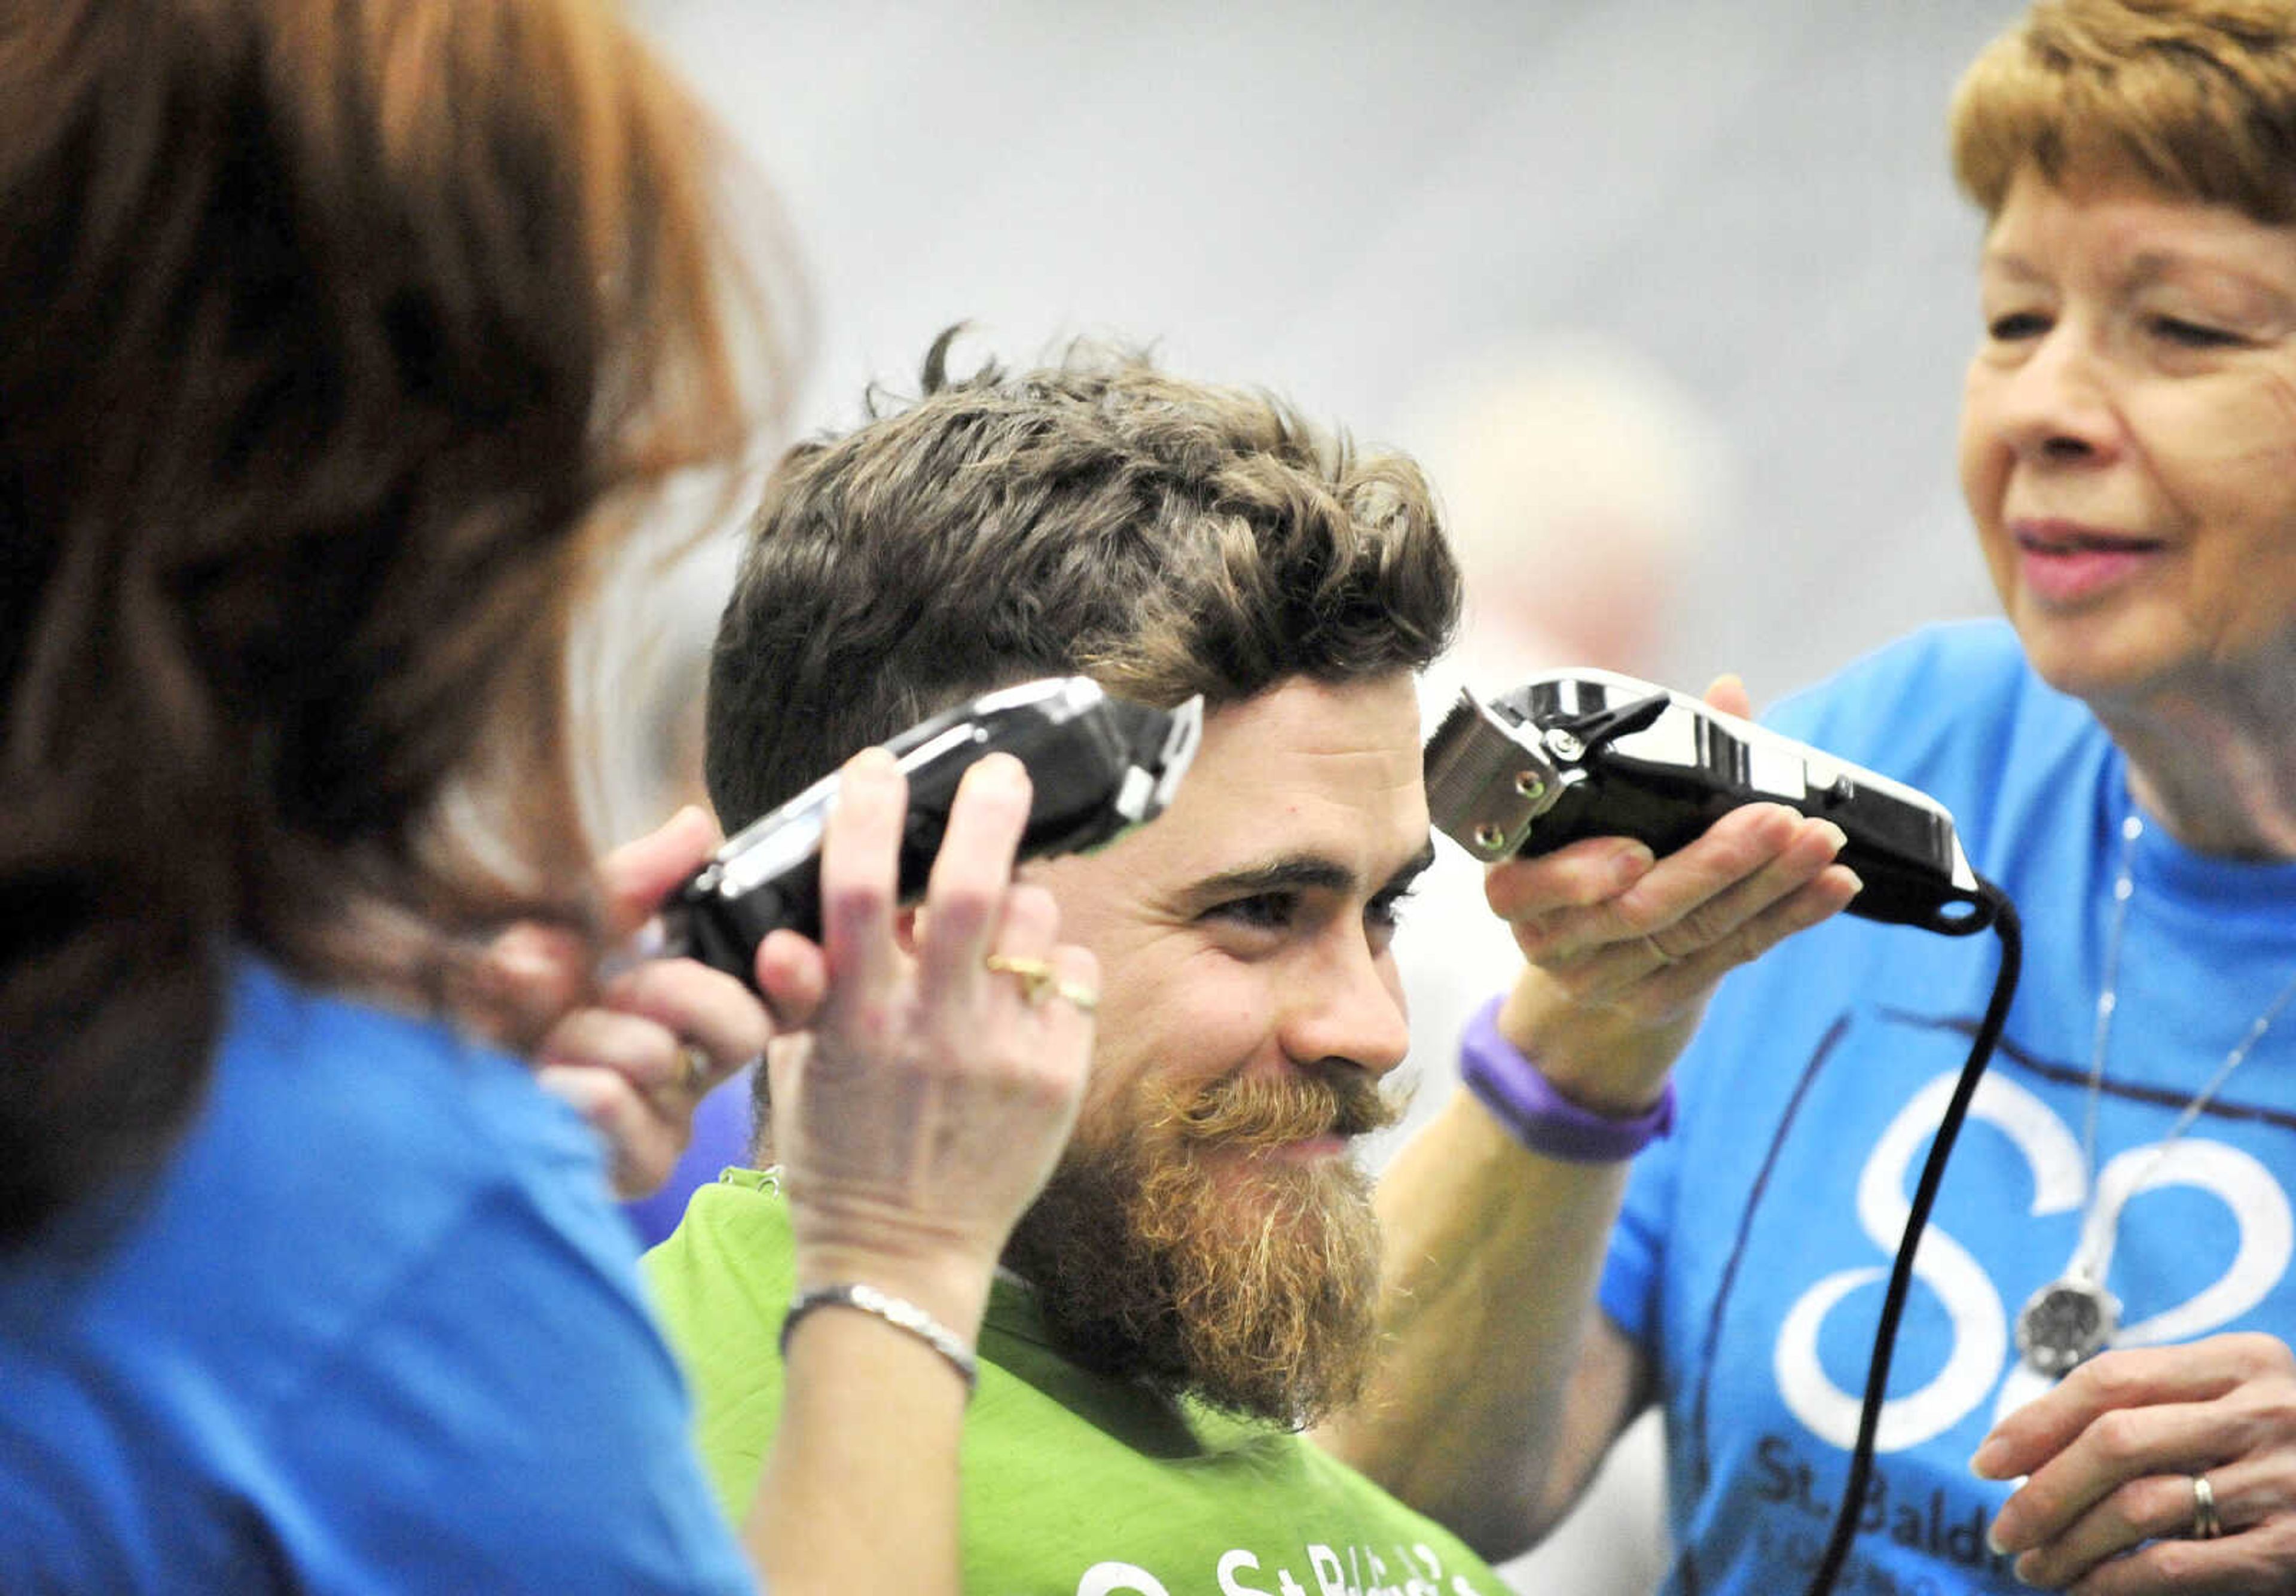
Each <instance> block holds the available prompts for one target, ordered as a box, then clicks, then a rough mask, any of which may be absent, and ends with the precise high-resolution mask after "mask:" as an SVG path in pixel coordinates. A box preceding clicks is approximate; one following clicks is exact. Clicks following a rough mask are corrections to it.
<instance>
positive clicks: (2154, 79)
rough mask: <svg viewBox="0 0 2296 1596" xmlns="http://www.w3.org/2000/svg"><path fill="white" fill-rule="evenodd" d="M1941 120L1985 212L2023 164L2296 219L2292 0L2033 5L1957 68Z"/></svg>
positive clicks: (2051, 1) (2275, 221) (2259, 216)
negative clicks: (1947, 117) (1946, 114)
mask: <svg viewBox="0 0 2296 1596" xmlns="http://www.w3.org/2000/svg"><path fill="white" fill-rule="evenodd" d="M1949 127H1950V130H1951V137H1952V149H1953V167H1954V176H1955V177H1956V179H1957V180H1958V181H1959V183H1960V185H1961V187H1962V189H1963V191H1964V193H1967V194H1968V195H1969V196H1970V198H1971V199H1972V200H1974V201H1975V202H1977V203H1978V205H1979V206H1980V207H1981V208H1982V209H1983V210H1984V211H1985V213H1986V215H1987V216H1989V217H1991V216H1995V215H1997V214H1998V213H1999V211H2000V210H2001V206H2002V203H2003V202H2004V201H2005V199H2006V197H2007V195H2008V192H2009V185H2010V184H2011V182H2012V180H2013V179H2014V178H2015V177H2016V176H2017V174H2018V173H2019V172H2020V171H2021V170H2023V169H2025V168H2026V167H2028V166H2031V167H2033V168H2034V169H2037V170H2038V171H2039V172H2040V174H2041V175H2042V176H2043V177H2046V179H2047V180H2048V181H2049V182H2050V183H2051V184H2052V185H2059V186H2062V185H2065V184H2066V183H2068V182H2070V181H2074V180H2088V181H2094V180H2097V179H2100V178H2103V179H2113V178H2129V179H2135V180H2136V181H2139V182H2141V183H2143V184H2144V185H2147V186H2149V187H2152V188H2153V189H2156V190H2158V191H2160V192H2161V193H2164V194H2168V195H2170V196H2173V197H2175V198H2177V199H2181V200H2190V201H2194V202H2199V203H2202V204H2212V205H2226V206H2230V207H2232V208H2233V209H2234V210H2239V211H2241V212H2242V213H2243V214H2244V215H2246V216H2248V217H2249V218H2251V219H2253V220H2255V221H2259V222H2262V223H2265V224H2267V225H2268V226H2281V225H2284V224H2287V223H2291V222H2296V6H2292V5H2291V4H2289V3H2288V0H2037V4H2035V5H2034V6H2033V8H2032V9H2031V10H2030V12H2027V13H2026V15H2025V18H2024V20H2023V21H2021V22H2020V23H2018V24H2017V25H2016V26H2015V27H2013V28H2012V29H2009V30H2008V31H2007V32H2005V33H2004V34H2002V35H2001V36H2000V37H1998V38H1997V39H1995V40H1994V41H1993V42H1992V44H1990V45H1988V46H1987V47H1986V48H1985V50H1984V51H1983V52H1982V53H1980V55H1979V56H1978V58H1977V59H1976V61H1975V62H1972V63H1971V65H1970V67H1969V69H1968V70H1967V71H1966V72H1964V74H1963V76H1962V79H1961V83H1960V85H1959V86H1958V87H1957V88H1956V91H1955V94H1954V100H1953V109H1952V113H1951V117H1950V120H1949Z"/></svg>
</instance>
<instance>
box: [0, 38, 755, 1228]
mask: <svg viewBox="0 0 2296 1596" xmlns="http://www.w3.org/2000/svg"><path fill="white" fill-rule="evenodd" d="M716 151H717V144H716V143H715V141H714V139H713V137H712V136H711V133H710V130H709V128H708V127H707V126H706V125H705V122H704V120H703V119H702V118H701V115H700V113H699V112H698V111H697V110H696V109H695V107H694V106H693V104H692V103H690V102H689V100H688V99H687V97H686V96H685V94H684V92H683V91H682V90H681V89H680V88H679V87H678V86H677V85H676V82H675V81H674V80H673V79H672V78H670V77H669V76H668V74H667V73H666V72H665V71H664V70H662V69H661V68H660V66H659V65H658V64H657V63H656V62H654V60H653V59H652V57H651V56H650V55H649V54H648V53H646V52H645V50H644V49H643V48H642V47H641V46H640V45H638V44H637V43H636V42H635V39H634V38H633V37H632V36H631V34H630V33H629V31H628V29H627V26H626V25H625V24H624V23H623V22H622V21H620V20H619V17H618V16H617V15H616V14H615V13H614V12H611V10H610V9H609V8H608V7H606V6H605V5H603V4H591V3H588V0H39V3H38V4H11V5H8V6H7V7H6V8H5V9H4V11H0V284H4V292H0V692H4V703H5V712H4V717H5V718H4V723H0V815H4V816H5V817H6V819H5V821H4V823H0V1240H15V1239H21V1238H23V1237H25V1236H26V1235H28V1234H29V1233H30V1232H31V1231H32V1230H34V1229H35V1228H36V1227H37V1226H39V1225H40V1224H41V1223H42V1222H44V1221H45V1220H46V1219H47V1218H49V1217H50V1216H52V1215H53V1214H55V1213H58V1212H60V1211H61V1210H62V1209H64V1208H65V1207H67V1206H69V1205H72V1204H74V1203H75V1202H77V1201H78V1200H79V1199H81V1198H84V1197H88V1196H90V1195H91V1194H93V1193H94V1192H95V1191H97V1190H98V1189H101V1188H102V1187H103V1186H105V1185H106V1184H107V1183H109V1182H110V1181H112V1180H113V1178H115V1177H118V1176H121V1175H133V1174H134V1173H135V1172H139V1171H142V1170H146V1169H148V1168H150V1167H151V1166H152V1164H153V1163H154V1162H155V1161H156V1160H157V1159H159V1158H160V1156H163V1154H164V1152H165V1150H166V1148H168V1144H169V1142H170V1139H171V1138H172V1136H173V1135H174V1133H175V1132H176V1131H178V1130H179V1129H180V1128H181V1127H182V1125H183V1124H184V1122H185V1121H186V1119H187V1118H188V1116H189V1115H191V1113H192V1112H193V1109H194V1107H196V1104H197V1102H198V1099H199V1095H200V1090H201V1086H202V1084H203V1083H204V1082H205V1080H206V1078H207V1075H208V1073H209V1056H210V1054H211V1052H212V1049H213V1046H214V1043H215V1041H216V1039H217V1034H218V1032H219V1029H220V1026H221V1024H223V1021H224V1015H223V1012H222V1011H223V1007H224V995H225V992H226V991H227V983H228V979H229V969H230V965H231V962H232V960H233V958H234V957H235V956H238V955H240V954H242V953H243V952H244V951H247V950H253V951H255V952H256V953H258V954H259V955H261V956H263V957H265V958H269V959H271V960H274V961H275V962H276V963H277V964H279V965H280V966H282V967H284V968H285V969H287V970H289V971H290V972H291V973H292V974H294V975H297V976H299V977H300V978H303V979H305V980H307V981H311V982H315V983H322V984H325V985H330V986H337V987H347V988H352V989H364V990H373V991H385V992H396V993H399V994H405V993H406V992H408V991H414V993H416V994H418V1000H419V999H420V996H421V995H428V996H429V997H430V999H431V1000H433V1001H436V1000H438V998H439V994H440V993H441V991H442V989H443V983H444V981H445V977H446V975H447V972H448V970H449V969H450V968H451V967H452V966H453V964H454V962H455V958H456V956H457V954H456V950H457V948H458V946H467V945H468V942H467V939H468V938H469V937H470V936H471V934H475V933H478V932H480V931H483V930H484V929H485V928H487V927H488V926H493V925H496V924H499V923H500V922H501V921H502V920H503V919H504V918H506V917H510V916H512V915H517V914H534V915H541V916H545V917H553V918H557V919H561V920H563V921H566V922H569V923H571V924H575V925H578V926H579V925H586V924H587V916H586V906H585V902H584V900H583V896H582V891H583V889H582V886H581V884H582V883H583V882H585V881H586V878H587V874H588V871H587V867H588V863H589V858H590V850H589V847H588V844H587V842H586V838H585V837H584V836H583V835H582V829H581V826H580V822H579V819H578V812H577V803H576V801H575V783H574V780H573V776H572V770H571V765H572V760H571V755H572V753H573V752H574V751H573V749H572V747H571V743H572V738H571V736H570V728H569V717H568V713H567V710H566V703H565V699H566V694H565V691H564V680H563V677H564V670H565V666H564V653H565V644H566V640H567V637H568V632H569V622H570V613H571V612H572V611H573V609H574V607H575V606H576V605H577V603H578V600H579V599H580V598H581V596H583V595H584V593H585V591H586V588H587V586H588V583H589V581H590V579H591V575H592V572H593V568H594V565H595V564H596V563H597V561H598V560H599V558H600V557H601V556H602V555H603V553H604V552H605V551H606V550H607V549H608V548H609V547H611V546H613V545H615V544H616V543H618V541H619V533H620V531H621V530H622V529H623V528H624V527H625V525H626V524H627V522H628V521H629V520H630V519H631V517H632V515H633V514H635V511H636V510H637V509H638V508H639V507H640V506H642V505H643V503H644V501H645V498H646V496H647V490H649V489H652V488H654V487H656V486H657V485H659V484H660V482H661V481H663V479H664V478H665V477H666V476H668V474H669V473H673V472H675V471H676V470H678V469H680V468H682V467H685V466H687V465H694V464H699V463H703V462H709V461H717V460H723V459H726V458H729V457H731V456H732V455H733V454H734V452H735V451H736V450H737V449H738V448H739V447H740V446H741V445H742V442H743V441H744V440H746V438H747V436H748V433H749V430H750V426H751V425H752V424H753V423H754V421H755V420H756V417H755V415H752V414H750V405H749V401H750V399H751V398H752V395H751V394H750V392H749V391H747V383H746V382H745V379H744V371H745V369H748V368H747V367H746V366H744V365H742V364H740V363H737V362H736V361H735V360H734V358H733V357H732V355H731V353H730V349H731V341H730V334H729V325H728V324H729V319H730V318H732V317H734V316H735V315H736V314H737V311H738V308H739V307H740V306H741V305H742V304H744V303H749V302H752V300H751V296H752V294H753V290H752V289H751V288H750V287H748V286H744V285H742V280H741V276H740V272H739V270H738V268H737V267H736V264H735V263H734V260H733V259H732V258H731V255H730V252H729V249H728V245H727V243H726V234H725V231H724V229H723V228H722V226H721V224H720V221H719V218H718V217H717V214H716V212H717V198H718V194H717V190H716V188H715V183H716V178H717V160H716V158H715V155H714V153H713V152H716ZM773 361H774V353H773V351H771V350H767V352H766V355H765V357H764V361H763V363H762V364H763V365H765V366H770V365H771V364H773ZM458 939H459V940H458Z"/></svg>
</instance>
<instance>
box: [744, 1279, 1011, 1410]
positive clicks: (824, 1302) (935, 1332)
mask: <svg viewBox="0 0 2296 1596" xmlns="http://www.w3.org/2000/svg"><path fill="white" fill-rule="evenodd" d="M816 1308H854V1309H857V1310H858V1311H859V1312H864V1313H866V1314H869V1315H870V1316H871V1317H873V1318H876V1319H881V1320H884V1321H885V1322H886V1323H887V1324H889V1325H891V1326H892V1327H893V1328H894V1329H899V1330H906V1331H907V1332H908V1333H909V1334H910V1335H912V1336H914V1337H916V1338H917V1339H918V1340H920V1341H922V1342H923V1343H924V1344H925V1345H927V1346H930V1347H931V1348H932V1349H933V1351H935V1352H937V1353H939V1354H940V1355H941V1356H942V1357H944V1358H946V1359H947V1360H948V1366H949V1367H950V1368H951V1369H954V1370H956V1372H957V1377H958V1378H960V1379H962V1380H964V1394H966V1395H967V1396H971V1395H972V1389H973V1387H974V1386H978V1385H979V1384H980V1365H979V1364H978V1363H976V1362H974V1361H973V1356H972V1348H971V1347H969V1346H967V1345H964V1342H962V1341H960V1340H958V1339H957V1338H956V1334H955V1331H953V1330H951V1329H949V1328H948V1327H947V1325H945V1324H943V1323H941V1321H940V1320H938V1319H935V1318H934V1317H933V1316H932V1315H931V1314H930V1313H928V1312H925V1311H924V1310H923V1309H922V1308H920V1307H918V1306H917V1305H916V1304H914V1303H913V1302H910V1301H909V1300H908V1299H906V1297H898V1296H894V1295H892V1293H890V1292H889V1291H880V1290H878V1289H877V1288H876V1287H874V1286H869V1285H865V1284H863V1283H862V1282H860V1281H858V1280H856V1281H851V1282H849V1283H847V1284H843V1285H837V1286H816V1287H813V1288H812V1289H810V1290H808V1291H800V1292H799V1293H798V1294H797V1296H795V1297H794V1298H793V1299H791V1303H790V1305H789V1314H788V1316H787V1317H786V1318H784V1319H783V1320H782V1340H781V1352H782V1356H783V1359H787V1358H788V1356H789V1344H790V1332H791V1330H794V1329H797V1321H798V1320H800V1319H803V1318H804V1317H805V1316H806V1315H807V1314H808V1313H810V1312H813V1311H814V1310H815V1309H816Z"/></svg>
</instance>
